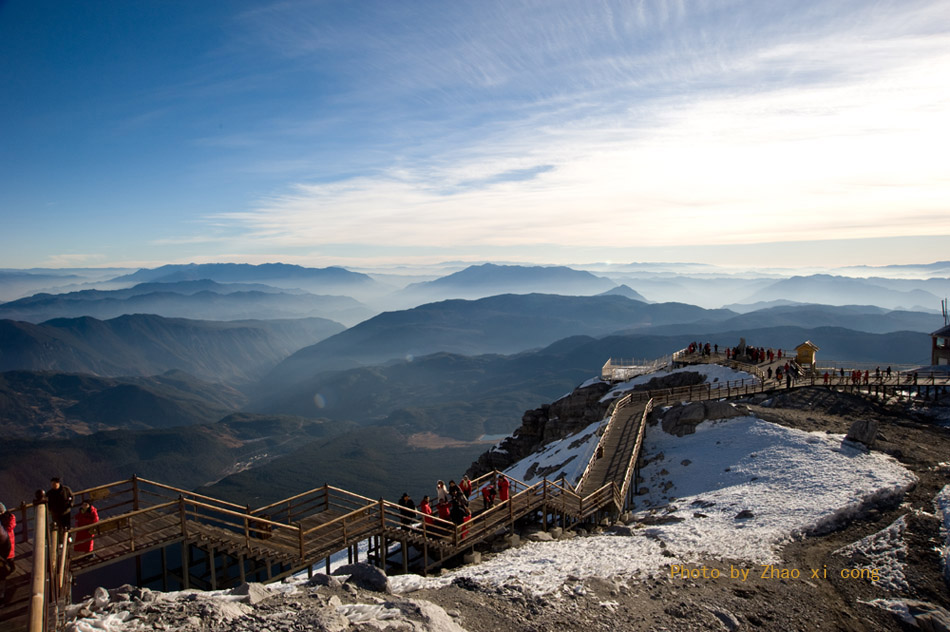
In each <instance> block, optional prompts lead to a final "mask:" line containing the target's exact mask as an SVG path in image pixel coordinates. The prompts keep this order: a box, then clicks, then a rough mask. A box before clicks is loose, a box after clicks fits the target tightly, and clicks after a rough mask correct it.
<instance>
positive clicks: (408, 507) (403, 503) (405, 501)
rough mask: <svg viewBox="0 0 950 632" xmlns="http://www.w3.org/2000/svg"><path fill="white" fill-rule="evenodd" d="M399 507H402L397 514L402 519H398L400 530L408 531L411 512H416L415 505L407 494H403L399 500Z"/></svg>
mask: <svg viewBox="0 0 950 632" xmlns="http://www.w3.org/2000/svg"><path fill="white" fill-rule="evenodd" d="M399 506H400V507H402V509H400V510H399V513H401V514H402V518H400V519H399V521H400V522H401V523H402V528H403V529H406V530H407V531H408V530H409V523H410V522H411V521H412V515H413V512H414V511H415V510H416V503H414V502H413V501H412V498H410V497H409V492H404V493H403V495H402V498H400V499H399Z"/></svg>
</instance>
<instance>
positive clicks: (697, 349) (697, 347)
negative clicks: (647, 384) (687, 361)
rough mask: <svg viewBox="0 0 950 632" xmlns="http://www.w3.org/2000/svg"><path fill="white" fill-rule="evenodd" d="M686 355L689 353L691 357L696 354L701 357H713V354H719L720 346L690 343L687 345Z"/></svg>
mask: <svg viewBox="0 0 950 632" xmlns="http://www.w3.org/2000/svg"><path fill="white" fill-rule="evenodd" d="M686 353H688V354H690V355H692V354H694V353H699V355H701V356H708V355H712V354H713V353H716V354H718V353H719V345H718V344H714V345H712V346H710V344H709V343H708V342H707V343H702V342H691V343H689V345H687V347H686Z"/></svg>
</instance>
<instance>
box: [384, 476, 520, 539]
mask: <svg viewBox="0 0 950 632" xmlns="http://www.w3.org/2000/svg"><path fill="white" fill-rule="evenodd" d="M435 493H436V503H435V507H434V508H433V506H432V499H431V498H430V497H429V496H428V495H425V496H423V497H422V501H421V502H420V503H419V505H418V507H417V506H416V504H415V502H414V501H413V500H412V498H411V497H410V496H409V492H405V493H403V495H402V497H401V498H400V499H399V502H398V504H399V506H400V507H402V509H400V512H401V518H400V521H401V524H402V528H403V529H409V528H410V526H411V524H412V522H413V516H414V515H415V512H416V511H418V512H419V513H422V514H424V516H423V521H424V522H425V524H426V525H430V526H431V525H434V524H435V519H434V517H438V518H441V519H442V520H447V521H449V522H452V523H453V524H455V525H461V524H464V523H466V522H468V521H469V520H471V519H472V508H471V499H472V497H473V494H475V495H477V494H479V493H480V494H481V498H482V509H483V511H487V510H489V509H491V508H492V507H494V506H495V503H496V502H505V501H507V500H508V499H509V495H510V493H511V481H509V480H508V477H507V476H505V475H504V474H499V475H498V476H497V478H496V477H494V476H493V477H491V478H489V479H488V482H487V483H486V484H485V486H484V487H482V488H481V490H476V489H474V487H473V486H472V481H471V480H470V479H469V477H468V476H463V477H462V480H461V481H459V482H458V483H456V482H455V481H454V480H450V481H449V484H448V486H446V484H445V482H444V481H441V480H440V481H438V482H437V483H436V486H435ZM466 534H467V531H463V532H462V537H465V535H466Z"/></svg>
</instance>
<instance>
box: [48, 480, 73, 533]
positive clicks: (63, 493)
mask: <svg viewBox="0 0 950 632" xmlns="http://www.w3.org/2000/svg"><path fill="white" fill-rule="evenodd" d="M46 504H47V505H49V515H50V518H51V519H52V520H53V524H54V525H55V526H56V527H57V528H58V529H60V530H63V531H65V530H68V529H70V528H71V527H72V511H73V490H71V489H69V488H68V487H66V486H65V485H63V484H62V482H60V480H59V479H58V478H52V479H50V488H49V491H47V492H46Z"/></svg>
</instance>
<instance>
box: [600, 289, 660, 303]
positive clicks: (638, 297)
mask: <svg viewBox="0 0 950 632" xmlns="http://www.w3.org/2000/svg"><path fill="white" fill-rule="evenodd" d="M598 296H623V297H626V298H629V299H630V300H633V301H641V302H643V303H646V302H648V301H647V300H646V299H645V298H644V297H643V295H642V294H640V293H639V292H637V291H636V290H634V289H633V288H632V287H630V286H629V285H618V286H616V287H613V288H611V289H609V290H607V291H606V292H601V293H600V294H598Z"/></svg>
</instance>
